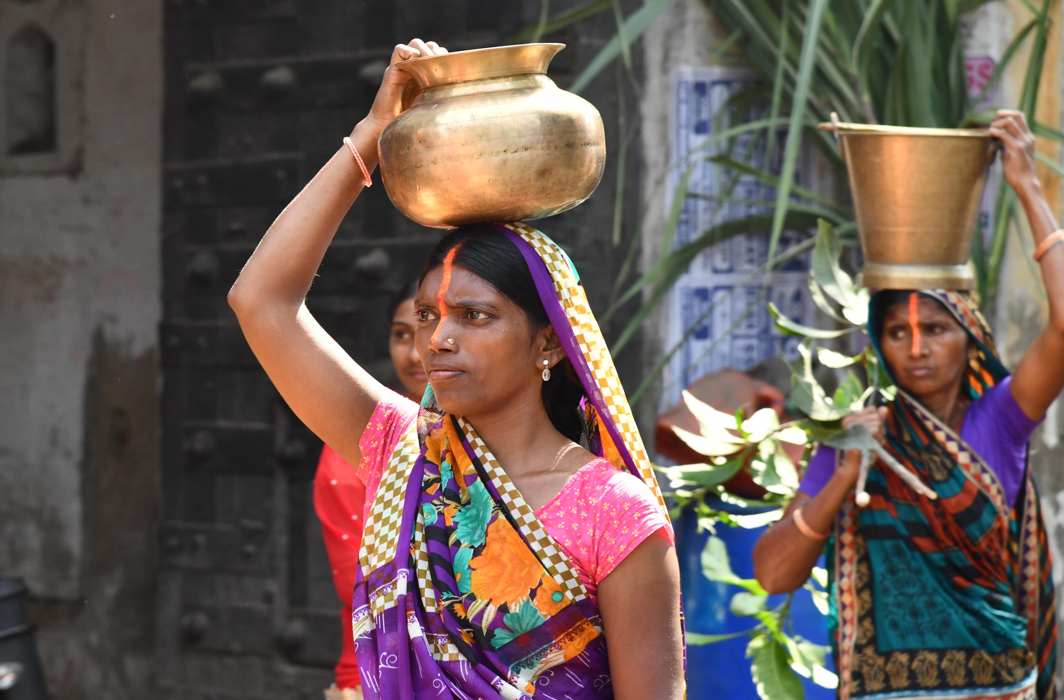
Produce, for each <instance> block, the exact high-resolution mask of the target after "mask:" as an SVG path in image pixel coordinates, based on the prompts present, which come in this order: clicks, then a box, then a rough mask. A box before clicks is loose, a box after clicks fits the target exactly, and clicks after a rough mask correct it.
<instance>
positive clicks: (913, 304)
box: [909, 292, 920, 355]
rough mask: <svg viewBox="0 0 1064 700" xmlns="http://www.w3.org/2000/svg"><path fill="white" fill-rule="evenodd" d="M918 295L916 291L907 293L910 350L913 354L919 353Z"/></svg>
mask: <svg viewBox="0 0 1064 700" xmlns="http://www.w3.org/2000/svg"><path fill="white" fill-rule="evenodd" d="M919 311H920V295H918V294H917V293H916V292H910V293H909V328H910V329H911V331H912V338H913V345H912V348H910V352H911V353H912V354H913V355H918V354H920V313H919Z"/></svg>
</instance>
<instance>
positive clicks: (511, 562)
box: [469, 518, 543, 607]
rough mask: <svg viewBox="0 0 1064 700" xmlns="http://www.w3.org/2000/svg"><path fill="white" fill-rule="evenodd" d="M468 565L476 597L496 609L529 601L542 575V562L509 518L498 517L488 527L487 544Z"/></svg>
mask: <svg viewBox="0 0 1064 700" xmlns="http://www.w3.org/2000/svg"><path fill="white" fill-rule="evenodd" d="M469 566H470V568H472V569H473V576H472V584H473V586H472V587H473V595H475V596H476V597H477V598H478V599H480V600H490V601H491V604H492V605H494V606H495V607H499V606H501V605H513V604H514V603H516V602H518V601H521V600H527V599H528V594H529V592H530V591H531V590H532V587H533V586H535V585H536V584H537V583H539V580H540V577H541V576H542V575H543V567H542V566H541V565H540V563H539V560H538V559H536V556H535V555H534V554H532V552H531V551H530V550H529V549H528V545H526V544H525V541H524V540H522V539H521V535H519V534H518V533H517V531H516V530H514V529H513V527H511V526H510V523H509V522H508V521H507V520H506V518H496V519H495V520H494V521H493V522H492V523H491V525H489V526H488V537H487V543H486V544H485V545H484V549H483V550H482V551H481V553H480V555H479V556H477V557H474V558H473V560H472V561H471V562H469Z"/></svg>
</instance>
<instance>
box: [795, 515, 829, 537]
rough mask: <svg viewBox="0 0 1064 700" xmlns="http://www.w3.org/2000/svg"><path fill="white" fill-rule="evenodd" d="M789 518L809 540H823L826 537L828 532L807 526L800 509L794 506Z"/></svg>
mask: <svg viewBox="0 0 1064 700" xmlns="http://www.w3.org/2000/svg"><path fill="white" fill-rule="evenodd" d="M791 518H792V519H793V520H794V526H795V527H797V528H798V532H800V533H802V534H803V535H805V536H806V537H808V538H809V539H811V540H816V541H817V542H823V541H824V540H826V539H827V538H828V535H829V534H830V533H824V532H817V531H816V530H814V529H813V528H811V527H809V523H807V522H805V518H803V517H802V509H801V508H795V509H794V510H793V511H791Z"/></svg>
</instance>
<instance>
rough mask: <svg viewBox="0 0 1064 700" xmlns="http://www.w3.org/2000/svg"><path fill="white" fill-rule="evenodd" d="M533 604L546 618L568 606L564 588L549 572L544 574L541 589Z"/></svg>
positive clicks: (533, 599) (538, 590)
mask: <svg viewBox="0 0 1064 700" xmlns="http://www.w3.org/2000/svg"><path fill="white" fill-rule="evenodd" d="M532 603H533V604H534V605H535V606H536V610H539V611H540V613H542V614H543V616H544V617H550V616H552V615H554V613H556V612H558V611H559V610H561V609H562V608H564V607H565V606H566V605H568V602H567V601H566V600H565V593H563V592H562V587H561V586H560V585H559V584H558V582H557V581H555V580H554V577H553V576H551V575H550V574H549V573H547V572H543V578H542V579H540V583H539V588H537V589H536V595H535V596H534V597H533V598H532Z"/></svg>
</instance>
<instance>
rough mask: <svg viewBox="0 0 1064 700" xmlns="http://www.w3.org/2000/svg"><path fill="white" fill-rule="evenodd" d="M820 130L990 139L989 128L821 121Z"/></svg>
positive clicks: (840, 134) (840, 132) (846, 133)
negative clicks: (948, 127)
mask: <svg viewBox="0 0 1064 700" xmlns="http://www.w3.org/2000/svg"><path fill="white" fill-rule="evenodd" d="M817 128H818V129H820V130H821V131H833V132H835V133H836V135H838V136H846V135H848V134H860V135H862V136H864V135H868V136H933V137H936V138H941V137H953V138H979V139H990V138H992V137H991V136H990V130H989V129H944V128H937V127H936V128H932V127H923V126H893V125H891V124H859V123H856V122H838V123H835V124H833V123H831V122H821V123H820V124H818V125H817Z"/></svg>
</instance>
